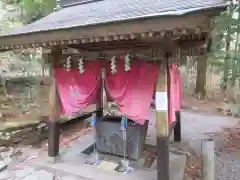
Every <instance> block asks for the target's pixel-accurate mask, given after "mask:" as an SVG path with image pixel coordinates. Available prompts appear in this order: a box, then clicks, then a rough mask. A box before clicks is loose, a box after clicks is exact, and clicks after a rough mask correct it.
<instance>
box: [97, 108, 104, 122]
mask: <svg viewBox="0 0 240 180" xmlns="http://www.w3.org/2000/svg"><path fill="white" fill-rule="evenodd" d="M101 117H103V108H100V109H98V110H97V112H96V119H97V120H99V119H100V118H101Z"/></svg>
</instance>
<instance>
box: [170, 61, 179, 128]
mask: <svg viewBox="0 0 240 180" xmlns="http://www.w3.org/2000/svg"><path fill="white" fill-rule="evenodd" d="M168 70H169V72H168V87H169V88H168V92H169V96H168V100H169V107H168V108H169V110H168V118H169V124H172V123H173V122H174V121H175V120H176V118H175V112H176V111H180V108H181V75H180V71H179V69H178V67H177V66H176V65H174V64H171V65H169V68H168Z"/></svg>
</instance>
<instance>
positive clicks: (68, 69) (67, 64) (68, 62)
mask: <svg viewBox="0 0 240 180" xmlns="http://www.w3.org/2000/svg"><path fill="white" fill-rule="evenodd" d="M71 59H72V58H71V56H68V57H67V60H66V68H67V71H70V70H71Z"/></svg>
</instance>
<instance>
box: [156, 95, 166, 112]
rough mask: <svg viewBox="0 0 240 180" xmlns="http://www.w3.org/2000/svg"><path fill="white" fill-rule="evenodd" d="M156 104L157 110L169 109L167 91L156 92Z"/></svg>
mask: <svg viewBox="0 0 240 180" xmlns="http://www.w3.org/2000/svg"><path fill="white" fill-rule="evenodd" d="M155 104H156V110H157V111H167V110H168V97H167V92H156V96H155Z"/></svg>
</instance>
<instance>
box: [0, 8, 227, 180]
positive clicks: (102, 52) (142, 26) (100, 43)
mask: <svg viewBox="0 0 240 180" xmlns="http://www.w3.org/2000/svg"><path fill="white" fill-rule="evenodd" d="M222 10H223V8H222V7H221V8H215V9H214V10H212V9H211V10H206V11H198V12H194V13H189V14H187V15H184V16H171V17H167V16H166V17H155V18H153V17H151V18H147V19H136V20H129V21H121V22H114V23H107V24H100V25H92V26H87V27H74V28H73V27H72V28H66V29H56V30H48V31H40V32H34V33H28V34H12V35H9V36H8V35H7V36H2V37H0V50H2V51H6V50H12V49H22V48H37V47H43V48H44V49H48V50H50V51H49V54H46V55H45V57H47V59H48V61H50V62H51V63H56V62H57V61H59V59H62V58H64V57H65V56H66V55H64V54H62V50H64V49H68V48H73V49H77V52H74V53H72V55H73V56H76V57H78V56H84V57H86V58H89V59H93V58H90V57H93V56H95V57H97V56H101V58H104V59H109V57H111V56H112V55H115V54H123V53H132V54H133V55H136V54H141V55H143V56H145V57H149V60H150V61H153V62H156V64H160V65H159V66H161V68H162V70H161V71H160V72H161V73H160V74H159V78H158V81H157V85H156V95H157V94H158V93H159V92H162V93H165V94H166V95H167V92H168V90H167V81H168V80H167V63H169V62H170V61H172V60H173V61H175V62H177V61H176V60H178V59H179V58H181V56H184V55H191V54H192V53H194V54H195V55H204V53H205V51H206V47H207V45H206V44H207V42H208V39H210V38H211V37H210V32H211V18H212V17H213V16H215V15H217V14H218V13H219V12H220V11H222ZM180 54H181V56H180ZM94 59H96V58H94ZM140 59H141V58H140ZM158 62H160V63H158ZM101 94H102V93H100V95H99V103H98V105H97V108H98V109H97V118H100V117H101V116H102V115H103V106H102V96H101ZM50 103H51V108H52V114H51V117H50V123H49V132H50V133H49V146H48V147H49V156H51V157H56V156H57V155H58V154H59V126H58V124H59V123H58V116H57V114H58V113H57V110H56V109H57V108H56V87H55V84H54V80H53V85H52V91H51V100H50ZM167 113H168V109H167V108H166V109H162V110H157V111H156V117H157V119H156V121H157V160H158V164H157V165H158V175H157V176H158V180H169V149H168V137H169V124H168V115H167ZM176 118H177V120H178V121H177V123H176V127H175V130H174V135H175V140H176V141H180V140H181V136H180V134H181V128H180V112H176Z"/></svg>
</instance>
